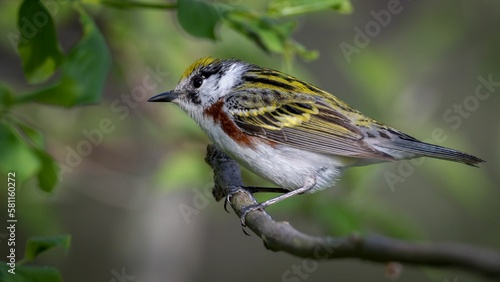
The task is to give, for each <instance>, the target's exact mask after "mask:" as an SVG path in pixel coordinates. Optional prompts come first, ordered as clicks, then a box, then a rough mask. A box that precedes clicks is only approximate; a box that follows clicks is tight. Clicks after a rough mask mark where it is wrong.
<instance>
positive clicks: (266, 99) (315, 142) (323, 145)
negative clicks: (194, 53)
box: [225, 90, 393, 160]
mask: <svg viewBox="0 0 500 282" xmlns="http://www.w3.org/2000/svg"><path fill="white" fill-rule="evenodd" d="M225 99H226V101H225V104H226V105H229V107H228V108H227V110H228V112H229V113H230V114H231V115H232V118H233V120H234V122H235V124H236V125H237V126H238V127H239V128H240V129H241V130H242V131H244V132H245V133H247V134H251V135H256V136H260V137H262V138H265V139H268V140H271V141H274V142H277V143H280V144H284V145H287V146H291V147H295V148H298V149H302V150H308V151H313V152H318V153H324V154H332V155H340V156H348V157H357V158H378V159H385V160H393V157H391V156H389V155H387V154H385V153H383V152H381V151H379V150H376V149H375V148H373V147H372V146H370V145H369V144H367V143H366V142H365V141H364V138H365V135H364V134H363V131H362V130H361V129H360V128H359V127H357V126H356V125H354V124H353V121H352V120H351V118H352V117H348V116H347V115H344V114H342V113H341V112H340V111H339V110H337V109H335V108H333V107H332V106H330V105H331V103H329V102H328V101H325V98H324V97H320V96H312V95H304V94H301V93H286V95H285V94H284V93H280V92H279V91H276V90H273V91H267V92H262V91H257V90H255V91H241V92H236V93H234V94H232V95H230V96H227V97H226V98H225ZM343 107H344V108H345V107H348V106H346V105H343ZM352 113H355V114H356V113H357V112H356V111H352Z"/></svg>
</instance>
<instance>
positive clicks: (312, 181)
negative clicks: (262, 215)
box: [240, 176, 316, 226]
mask: <svg viewBox="0 0 500 282" xmlns="http://www.w3.org/2000/svg"><path fill="white" fill-rule="evenodd" d="M315 185H316V178H315V177H314V176H311V177H309V178H307V179H306V181H305V183H304V185H303V186H302V187H300V188H299V189H296V190H293V191H290V192H287V193H285V194H283V195H280V196H278V197H276V198H272V199H269V200H267V201H264V202H262V203H258V204H255V205H251V206H248V207H245V208H244V209H242V210H241V216H240V220H241V225H242V226H246V225H245V217H246V215H247V214H248V213H249V212H251V211H255V210H263V209H265V208H267V207H269V206H270V205H272V204H275V203H277V202H281V201H283V200H285V199H288V198H290V197H292V196H295V195H300V194H303V193H305V192H307V191H309V190H311V189H312V188H313V187H314V186H315Z"/></svg>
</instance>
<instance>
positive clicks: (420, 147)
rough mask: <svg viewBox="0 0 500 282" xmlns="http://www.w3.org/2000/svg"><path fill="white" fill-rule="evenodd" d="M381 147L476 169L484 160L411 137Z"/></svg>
mask: <svg viewBox="0 0 500 282" xmlns="http://www.w3.org/2000/svg"><path fill="white" fill-rule="evenodd" d="M382 146H383V147H385V148H388V149H391V150H397V151H401V152H408V153H412V154H415V155H417V157H431V158H437V159H443V160H448V161H454V162H459V163H463V164H466V165H470V166H475V167H477V165H478V164H480V163H484V162H485V161H484V160H482V159H480V158H478V157H475V156H473V155H469V154H467V153H464V152H460V151H458V150H454V149H450V148H446V147H442V146H438V145H433V144H429V143H425V142H422V141H419V140H417V139H414V138H413V137H411V139H410V138H408V139H401V138H398V139H397V140H392V141H391V142H390V144H384V145H382Z"/></svg>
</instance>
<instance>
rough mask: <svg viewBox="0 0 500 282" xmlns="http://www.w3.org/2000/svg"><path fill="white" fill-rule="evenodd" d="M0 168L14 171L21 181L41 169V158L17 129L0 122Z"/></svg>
mask: <svg viewBox="0 0 500 282" xmlns="http://www.w3.org/2000/svg"><path fill="white" fill-rule="evenodd" d="M0 144H2V145H1V146H0V170H1V171H4V172H6V173H8V172H14V173H15V174H16V179H17V180H18V181H20V182H22V181H24V180H26V179H28V178H30V177H32V176H34V175H35V174H36V173H37V172H38V171H39V169H40V166H41V164H40V160H39V159H38V156H37V155H36V153H35V152H34V151H33V150H32V148H31V147H29V146H28V145H27V144H26V143H25V142H24V140H23V139H22V137H21V136H20V135H19V134H18V132H16V130H15V129H14V128H13V127H12V126H11V124H8V123H6V122H0Z"/></svg>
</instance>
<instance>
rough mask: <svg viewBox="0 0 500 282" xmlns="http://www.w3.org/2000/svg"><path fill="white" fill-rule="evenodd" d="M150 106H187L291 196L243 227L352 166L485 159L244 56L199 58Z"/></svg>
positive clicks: (243, 160) (235, 154) (219, 142)
mask: <svg viewBox="0 0 500 282" xmlns="http://www.w3.org/2000/svg"><path fill="white" fill-rule="evenodd" d="M148 101H149V102H173V103H175V104H177V105H179V106H180V107H181V108H182V109H183V110H184V111H185V112H186V113H188V114H189V115H190V116H191V117H192V118H193V119H194V120H195V121H196V122H197V123H198V124H199V125H200V126H201V128H202V129H203V130H204V131H205V132H206V133H207V134H208V136H209V137H210V139H211V140H212V141H213V142H214V143H215V145H216V146H217V147H218V148H220V149H221V150H222V151H224V152H225V153H227V154H228V155H229V156H230V157H232V158H233V159H234V160H236V161H237V162H238V163H239V164H241V165H243V166H244V167H246V168H247V169H249V170H250V171H252V172H254V173H256V174H257V175H259V176H261V177H263V178H265V179H267V180H269V181H271V182H272V183H275V184H276V185H278V186H279V187H281V188H282V189H283V191H286V192H287V193H286V194H283V195H281V196H278V197H276V198H273V199H270V200H268V201H265V202H262V203H260V204H257V205H255V206H252V207H249V208H248V209H247V210H245V211H244V212H243V214H242V217H241V219H242V223H243V224H244V221H245V215H246V214H247V213H248V212H250V211H252V210H255V209H263V208H266V207H267V206H269V205H270V204H273V203H275V202H278V201H281V200H283V199H285V198H288V197H290V196H292V195H296V194H302V193H305V192H313V191H318V190H321V189H324V188H327V187H332V186H333V185H334V183H335V180H336V179H337V178H338V177H339V176H340V174H341V173H342V171H343V170H344V169H345V168H348V167H352V166H360V165H367V164H373V163H378V162H387V161H396V160H402V159H412V158H418V157H433V158H439V159H444V160H449V161H454V162H460V163H464V164H468V165H472V166H475V165H476V164H479V163H482V162H483V160H481V159H479V158H477V157H475V156H472V155H469V154H466V153H462V152H459V151H456V150H453V149H448V148H444V147H441V146H437V145H432V144H428V143H424V142H421V141H419V140H417V139H415V138H413V137H411V136H409V135H407V134H405V133H403V132H401V131H399V130H397V129H394V128H392V127H390V126H387V125H384V124H382V123H380V122H378V121H376V120H374V119H371V118H368V117H366V116H364V115H363V114H361V113H360V112H359V111H357V110H355V109H353V108H351V107H350V106H348V105H347V104H345V103H344V102H342V101H341V100H339V99H338V98H337V97H335V96H333V95H332V94H330V93H328V92H326V91H324V90H321V89H320V88H318V87H316V86H313V85H311V84H309V83H306V82H304V81H301V80H299V79H297V78H295V77H292V76H289V75H286V74H284V73H281V72H279V71H276V70H272V69H269V68H263V67H259V66H256V65H253V64H249V63H246V62H243V61H240V60H236V59H229V60H220V59H215V58H210V57H209V58H202V59H199V60H198V61H196V62H194V63H193V64H192V65H191V66H190V67H189V68H188V69H187V70H186V71H185V72H184V73H183V75H182V77H181V79H180V81H179V84H178V85H177V86H176V87H175V89H174V90H172V91H169V92H165V93H162V94H158V95H156V96H154V97H152V98H150V99H149V100H148ZM254 190H255V189H253V190H252V191H254ZM262 190H264V191H265V188H263V189H262Z"/></svg>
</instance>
